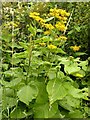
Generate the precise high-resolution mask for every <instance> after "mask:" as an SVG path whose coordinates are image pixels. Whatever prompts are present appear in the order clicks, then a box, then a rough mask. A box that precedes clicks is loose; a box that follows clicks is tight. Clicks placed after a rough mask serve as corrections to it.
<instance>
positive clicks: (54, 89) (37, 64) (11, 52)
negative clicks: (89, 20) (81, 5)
mask: <svg viewBox="0 0 90 120" xmlns="http://www.w3.org/2000/svg"><path fill="white" fill-rule="evenodd" d="M16 4H17V5H16ZM55 4H57V5H58V3H46V4H45V5H44V7H42V6H43V3H40V6H39V5H38V3H37V4H35V3H31V2H30V3H20V2H18V3H13V4H11V3H7V4H5V3H3V7H2V10H3V15H2V20H3V22H2V36H1V39H2V71H1V73H2V77H1V81H0V84H1V85H2V87H1V88H0V93H1V92H2V94H0V96H2V99H0V101H2V111H1V112H2V118H5V119H6V118H8V119H9V118H10V119H11V118H13V119H15V118H16V119H18V118H20V119H21V118H28V119H29V118H87V116H88V112H87V109H85V108H87V104H86V103H85V102H84V101H88V86H87V84H86V80H87V79H85V77H87V65H88V61H87V60H85V61H82V60H81V59H80V58H79V57H78V56H80V55H82V54H85V53H82V52H81V53H79V52H76V53H77V54H79V55H76V54H75V53H74V52H72V51H71V52H70V53H71V54H72V53H73V54H72V55H73V56H69V55H70V54H67V51H66V47H65V46H66V45H67V44H68V43H69V44H70V42H68V41H67V38H66V37H65V36H63V32H64V31H65V26H66V23H67V22H68V21H65V20H61V25H60V26H62V27H61V28H59V29H58V26H57V27H56V23H58V21H59V20H58V16H56V15H55V16H50V14H49V12H50V11H49V7H50V8H52V9H53V8H54V7H55ZM65 4H66V3H65ZM77 4H78V3H77ZM29 5H31V7H29ZM23 6H24V7H23ZM35 6H37V8H38V11H37V10H36V9H33V7H35ZM11 8H12V9H11ZM40 8H42V9H40ZM46 8H47V9H46ZM52 9H51V10H52ZM11 10H14V21H12V11H11ZM53 10H57V11H58V9H57V8H56V9H53ZM33 11H34V12H38V13H40V16H38V19H39V21H38V19H36V18H37V17H36V16H37V15H36V16H35V15H34V17H30V13H33ZM60 11H61V13H59V14H61V18H63V17H66V16H65V15H67V20H68V15H69V14H68V13H67V12H66V11H64V10H63V9H61V10H60ZM38 13H34V14H38ZM41 13H43V14H41ZM44 13H45V14H46V15H45V14H44ZM31 15H32V14H31ZM39 17H40V18H39ZM59 17H60V16H59ZM61 18H60V19H61ZM63 19H66V18H63ZM43 20H45V22H44V23H43V22H42V21H43ZM48 25H49V27H48ZM51 25H52V26H51ZM64 25H65V26H64ZM13 26H14V28H13ZM71 29H72V28H71ZM73 30H76V31H77V32H78V33H80V31H81V27H80V26H78V25H75V26H74V28H73V29H72V30H71V31H69V30H68V35H67V36H69V35H70V36H71V35H72V34H73ZM46 31H49V32H50V34H49V33H48V34H45V33H44V32H46ZM73 37H74V35H73ZM70 46H71V44H70ZM70 46H69V47H70ZM0 98H1V97H0Z"/></svg>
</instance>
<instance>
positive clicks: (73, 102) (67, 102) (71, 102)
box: [59, 95, 81, 111]
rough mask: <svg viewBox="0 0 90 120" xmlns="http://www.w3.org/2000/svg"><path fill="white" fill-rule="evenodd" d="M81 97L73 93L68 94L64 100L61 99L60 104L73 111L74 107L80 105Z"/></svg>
mask: <svg viewBox="0 0 90 120" xmlns="http://www.w3.org/2000/svg"><path fill="white" fill-rule="evenodd" d="M80 102H81V101H80V99H77V98H74V97H72V96H71V95H67V96H66V97H65V98H63V100H60V101H59V105H60V106H62V107H63V108H64V109H66V110H69V111H72V110H74V109H73V108H79V107H80Z"/></svg>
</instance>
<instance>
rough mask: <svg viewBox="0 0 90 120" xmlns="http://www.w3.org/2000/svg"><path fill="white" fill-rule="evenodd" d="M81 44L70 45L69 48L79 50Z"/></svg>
mask: <svg viewBox="0 0 90 120" xmlns="http://www.w3.org/2000/svg"><path fill="white" fill-rule="evenodd" d="M80 47H81V46H76V45H75V46H71V47H70V48H71V49H73V51H79V49H80Z"/></svg>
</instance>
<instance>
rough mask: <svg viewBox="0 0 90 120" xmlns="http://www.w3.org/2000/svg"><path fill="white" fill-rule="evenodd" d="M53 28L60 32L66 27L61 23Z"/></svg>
mask: <svg viewBox="0 0 90 120" xmlns="http://www.w3.org/2000/svg"><path fill="white" fill-rule="evenodd" d="M55 27H56V28H57V29H58V30H60V31H62V32H63V31H64V30H66V29H67V28H66V26H65V25H64V24H63V23H61V22H57V23H56V25H55Z"/></svg>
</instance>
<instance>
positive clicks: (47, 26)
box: [44, 24, 54, 30]
mask: <svg viewBox="0 0 90 120" xmlns="http://www.w3.org/2000/svg"><path fill="white" fill-rule="evenodd" d="M44 26H45V27H46V28H47V29H50V30H52V29H54V26H53V25H52V24H44Z"/></svg>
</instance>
